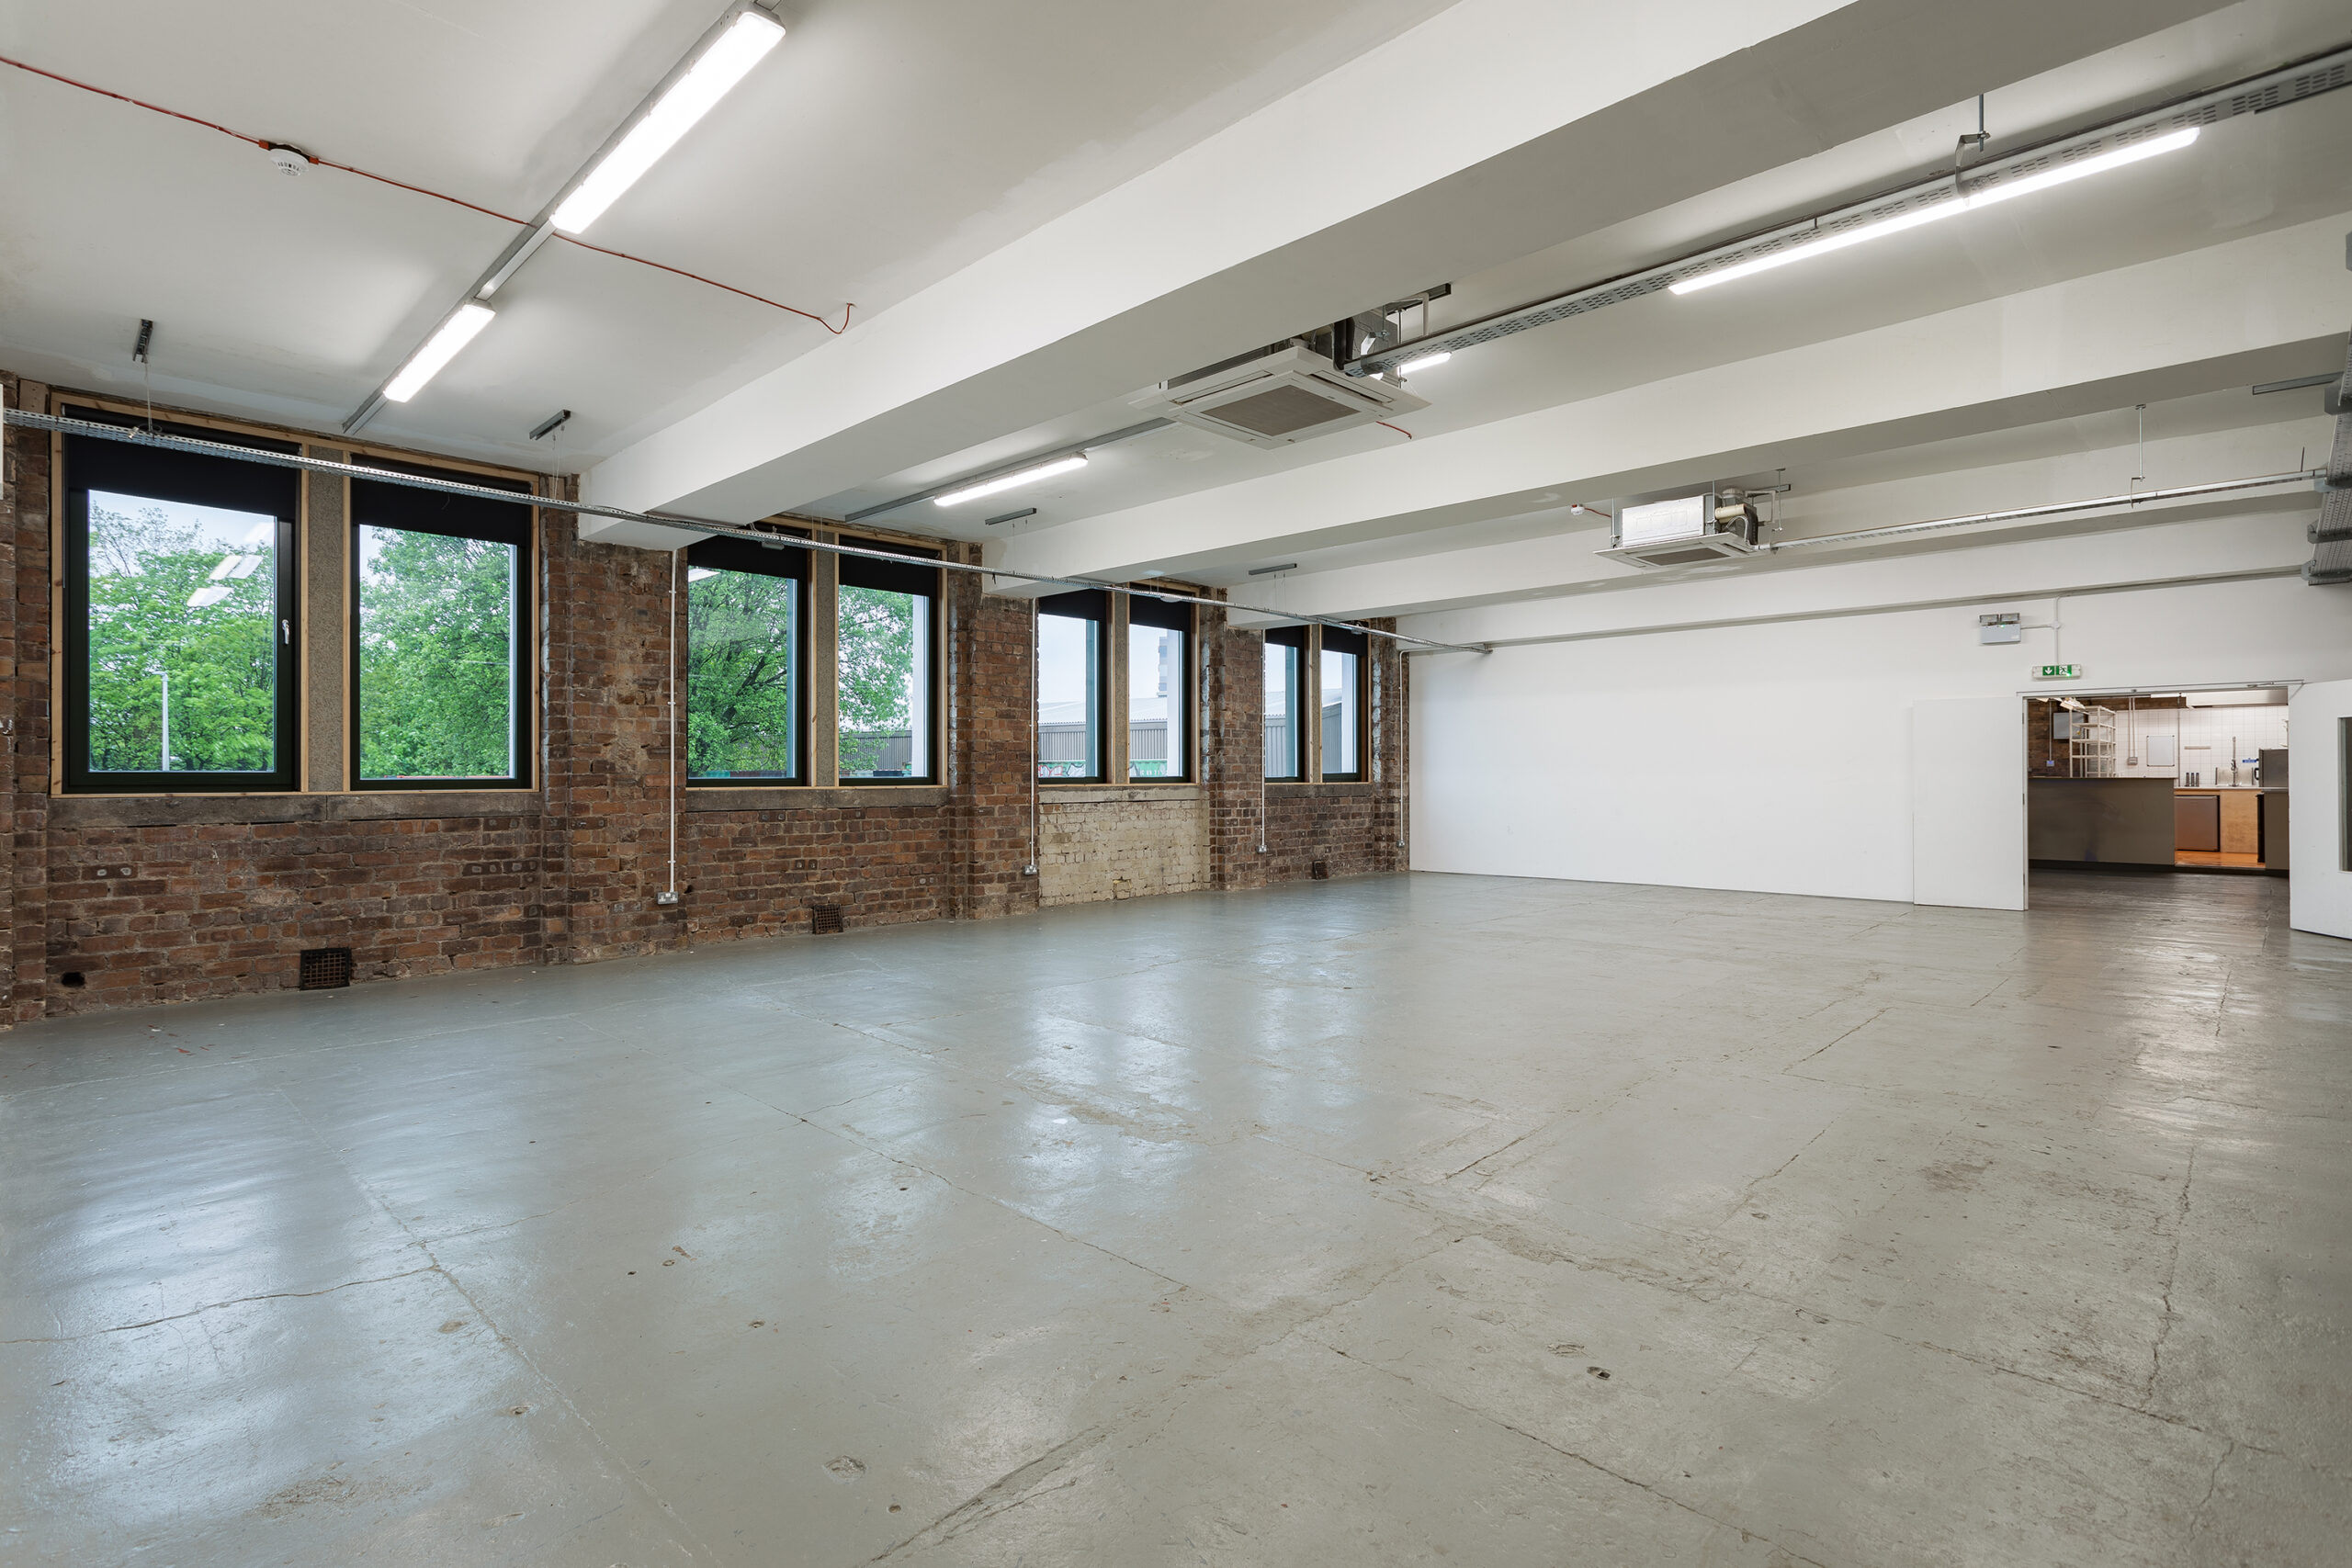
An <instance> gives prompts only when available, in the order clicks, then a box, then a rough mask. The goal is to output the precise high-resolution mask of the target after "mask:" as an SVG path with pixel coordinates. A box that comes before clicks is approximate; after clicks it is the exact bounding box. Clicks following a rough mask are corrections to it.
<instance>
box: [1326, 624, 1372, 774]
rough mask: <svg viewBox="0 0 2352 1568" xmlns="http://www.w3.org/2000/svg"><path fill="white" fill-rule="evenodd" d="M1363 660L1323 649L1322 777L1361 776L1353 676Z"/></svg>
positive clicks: (1357, 714) (1357, 711) (1354, 677)
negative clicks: (1358, 774)
mask: <svg viewBox="0 0 2352 1568" xmlns="http://www.w3.org/2000/svg"><path fill="white" fill-rule="evenodd" d="M1362 663H1363V660H1360V659H1359V658H1357V656H1356V655H1354V654H1352V653H1334V652H1332V651H1331V650H1330V649H1324V650H1323V775H1324V776H1325V777H1326V778H1329V777H1330V776H1331V775H1332V774H1334V773H1362V772H1363V760H1362V757H1361V755H1360V753H1359V750H1358V749H1357V746H1356V719H1357V717H1358V716H1359V713H1360V711H1361V709H1360V706H1359V705H1358V704H1357V702H1356V676H1357V670H1358V667H1359V666H1360V665H1361V664H1362Z"/></svg>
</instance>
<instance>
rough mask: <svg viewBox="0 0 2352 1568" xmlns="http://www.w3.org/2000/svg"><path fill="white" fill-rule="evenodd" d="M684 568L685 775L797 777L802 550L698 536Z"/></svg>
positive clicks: (800, 772) (750, 779) (804, 578)
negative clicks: (698, 541)
mask: <svg viewBox="0 0 2352 1568" xmlns="http://www.w3.org/2000/svg"><path fill="white" fill-rule="evenodd" d="M685 569H686V582H685V600H686V670H685V698H686V713H685V723H686V782H687V783H688V784H799V783H801V782H802V781H803V780H804V779H805V778H806V776H807V774H806V773H805V771H804V767H803V761H804V756H803V753H804V749H805V743H804V742H803V740H802V739H801V733H802V723H803V721H802V717H801V715H802V713H803V711H804V705H805V698H804V696H803V693H802V687H803V682H804V680H805V679H806V677H805V674H804V671H805V670H806V668H807V664H808V653H807V649H808V640H807V639H808V615H807V611H806V609H805V608H804V606H805V604H806V602H807V594H808V583H809V552H808V551H807V550H804V549H797V548H794V547H789V546H781V547H769V546H766V545H762V544H757V543H754V542H753V541H752V540H750V539H705V540H703V541H702V542H701V543H699V544H696V545H695V546H693V547H690V548H689V549H688V550H687V551H686V559H685Z"/></svg>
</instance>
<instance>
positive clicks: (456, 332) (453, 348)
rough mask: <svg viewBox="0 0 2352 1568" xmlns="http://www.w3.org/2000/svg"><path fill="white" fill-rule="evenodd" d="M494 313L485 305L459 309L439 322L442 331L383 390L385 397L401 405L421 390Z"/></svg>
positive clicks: (469, 341)
mask: <svg viewBox="0 0 2352 1568" xmlns="http://www.w3.org/2000/svg"><path fill="white" fill-rule="evenodd" d="M497 313H498V312H497V311H495V310H492V309H491V308H490V307H489V306H487V305H460V306H458V313H457V314H456V315H454V316H452V317H450V318H449V319H448V320H447V321H444V322H442V323H441V330H440V331H439V332H437V333H434V334H433V335H432V336H431V337H430V338H428V339H426V340H425V344H424V347H423V348H420V349H418V350H417V351H416V353H415V354H414V355H411V356H410V358H409V362H408V363H407V364H406V365H403V366H401V373H400V374H399V375H397V376H395V377H393V378H391V381H390V384H389V385H387V386H386V387H385V388H384V396H385V398H386V399H387V400H390V401H392V402H396V403H404V402H406V401H408V400H410V399H411V398H413V397H414V396H416V394H417V393H419V392H421V391H423V390H424V384H425V383H426V382H427V381H430V380H432V379H433V378H434V377H435V376H437V375H439V374H440V373H441V367H443V366H444V365H447V364H448V363H449V361H451V360H452V359H455V358H457V357H458V350H459V349H461V348H463V347H465V346H466V344H469V343H471V342H473V341H474V338H475V336H476V334H478V333H481V330H482V328H484V327H486V326H488V325H490V321H491V318H492V316H495V315H496V314H497Z"/></svg>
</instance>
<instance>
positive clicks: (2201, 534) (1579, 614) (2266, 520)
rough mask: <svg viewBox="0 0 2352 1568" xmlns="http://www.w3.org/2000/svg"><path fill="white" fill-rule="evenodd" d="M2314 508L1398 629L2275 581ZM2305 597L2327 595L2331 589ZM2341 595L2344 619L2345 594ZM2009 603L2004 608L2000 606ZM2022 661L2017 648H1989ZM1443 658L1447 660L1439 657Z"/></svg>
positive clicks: (1469, 612) (1642, 620)
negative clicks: (2223, 580)
mask: <svg viewBox="0 0 2352 1568" xmlns="http://www.w3.org/2000/svg"><path fill="white" fill-rule="evenodd" d="M2311 514H2312V506H2311V505H2310V504H2309V502H2308V499H2307V500H2306V503H2305V505H2304V506H2303V507H2302V508H2301V510H2300V511H2287V510H2267V509H2264V508H2262V507H2260V506H2258V505H2250V506H2246V507H2242V508H2240V509H2239V510H2236V511H2234V512H2232V513H2229V514H2227V515H2222V516H2211V517H2200V518H2197V519H2195V520H2192V521H2185V522H2170V523H2155V524H2152V525H2145V526H2141V527H2135V528H2132V529H2131V530H2130V531H2129V532H2128V533H2122V534H2115V533H2096V534H2075V535H2067V536H2057V537H2042V538H2031V539H2010V540H2005V541H2002V542H1999V543H1996V544H1985V545H1982V547H1979V548H1975V549H1969V550H1963V551H1959V552H1950V553H1936V554H1922V555H1905V556H1894V557H1880V558H1869V559H1862V560H1847V561H1841V562H1838V563H1835V564H1833V565H1829V566H1825V567H1822V568H1820V569H1818V570H1811V571H1772V572H1761V573H1755V574H1750V575H1746V576H1737V577H1724V578H1716V579H1713V580H1711V581H1702V582H1688V583H1684V584H1682V585H1681V586H1680V587H1679V588H1678V589H1676V590H1675V591H1674V592H1673V593H1672V594H1671V595H1668V594H1653V593H1605V594H1594V595H1578V596H1574V597H1569V598H1564V599H1546V600H1542V601H1537V602H1529V603H1521V604H1489V605H1485V606H1482V607H1479V608H1476V609H1466V610H1450V611H1442V612H1439V613H1436V614H1430V615H1408V616H1406V617H1404V618H1403V619H1402V620H1401V621H1400V622H1399V623H1398V626H1399V629H1400V630H1403V631H1407V632H1409V633H1411V634H1412V635H1413V636H1415V637H1427V638H1430V639H1431V640H1433V641H1439V642H1453V643H1488V644H1496V643H1501V644H1509V643H1511V642H1514V641H1551V640H1560V639H1564V638H1568V637H1623V636H1628V635H1634V634H1638V633H1643V632H1651V631H1678V630H1691V629H1696V628H1699V627H1702V626H1722V625H1724V624H1726V623H1738V622H1742V621H1747V622H1755V621H1763V620H1773V619H1794V618H1797V617H1802V616H1820V615H1868V614H1871V613H1874V612H1879V611H1883V610H1886V609H1889V608H1902V607H1905V606H1917V605H1925V604H1954V603H1957V604H1968V603H1975V602H1982V603H1984V604H1985V605H1986V606H1987V607H1988V608H1999V607H2004V605H2005V604H2007V602H2011V601H2019V600H2024V601H2030V600H2032V599H2035V598H2047V597H2049V596H2051V595H2053V594H2061V593H2076V592H2111V591H2114V590H2116V589H2119V588H2124V587H2129V586H2131V585H2135V584H2145V583H2152V582H2161V581H2181V580H2188V579H2197V578H2217V577H2230V576H2242V575H2250V574H2258V573H2269V574H2278V575H2284V574H2285V573H2288V572H2290V571H2293V570H2297V569H2298V568H2300V566H2301V563H2303V562H2304V561H2306V560H2309V559H2310V558H2311V545H2310V544H2309V542H2308V541H2306V540H2305V538H2304V537H2303V529H2304V527H2305V525H2306V523H2307V521H2308V519H2309V517H2310V516H2311ZM2311 592H2317V593H2329V594H2331V595H2334V591H2333V590H2329V589H2313V590H2311ZM2334 596H2335V597H2337V598H2340V599H2341V600H2342V601H2343V603H2344V606H2345V613H2346V615H2347V617H2352V595H2334ZM2010 607H2013V606H2010ZM1986 652H1987V654H1988V656H1998V657H2010V658H2015V659H2016V660H2018V678H2019V682H2020V683H2021V684H2022V683H2023V680H2024V677H2025V674H2026V666H2027V665H2028V663H2030V660H2028V659H2027V658H2026V657H2025V656H2024V655H2023V654H2022V653H2020V651H2019V650H2018V649H2014V648H2007V647H1996V648H1991V649H1986ZM1445 657H1449V658H1450V657H1453V656H1452V655H1447V656H1445Z"/></svg>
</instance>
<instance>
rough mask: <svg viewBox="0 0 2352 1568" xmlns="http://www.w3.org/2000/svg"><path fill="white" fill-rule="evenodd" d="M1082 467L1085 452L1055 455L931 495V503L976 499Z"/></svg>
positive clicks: (945, 503)
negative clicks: (1014, 470) (998, 477)
mask: <svg viewBox="0 0 2352 1568" xmlns="http://www.w3.org/2000/svg"><path fill="white" fill-rule="evenodd" d="M1084 467H1086V454H1085V453H1083V452H1080V453H1078V454H1077V455H1076V456H1074V457H1057V458H1056V459H1054V461H1052V462H1050V463H1040V464H1038V465H1037V466H1036V467H1035V468H1023V469H1022V470H1021V471H1020V472H1019V473H1017V474H1006V475H1005V476H1003V477H1002V478H1001V479H982V480H981V481H980V482H979V483H978V484H976V485H966V486H965V487H964V488H963V489H962V490H951V491H948V492H947V493H946V494H945V495H939V496H933V498H932V504H933V505H934V506H953V505H955V504H956V502H959V501H978V499H979V498H980V497H982V496H984V495H994V494H995V493H996V492H997V491H1001V490H1011V489H1012V487H1013V486H1014V485H1025V484H1028V483H1031V482H1032V481H1034V480H1036V479H1052V478H1053V477H1054V476H1055V475H1056V474H1067V473H1069V471H1070V470H1071V469H1073V468H1084Z"/></svg>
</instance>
